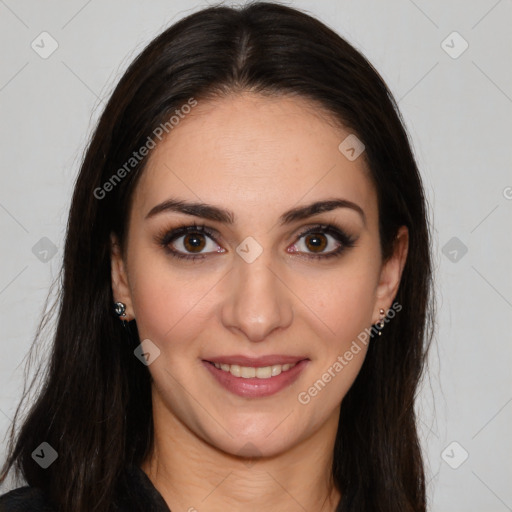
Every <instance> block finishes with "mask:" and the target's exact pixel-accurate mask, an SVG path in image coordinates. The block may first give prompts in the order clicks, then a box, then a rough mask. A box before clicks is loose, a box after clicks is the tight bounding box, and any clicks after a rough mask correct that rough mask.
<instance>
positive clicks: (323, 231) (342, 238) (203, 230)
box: [155, 223, 357, 261]
mask: <svg viewBox="0 0 512 512" xmlns="http://www.w3.org/2000/svg"><path fill="white" fill-rule="evenodd" d="M193 235H195V236H193ZM182 237H183V238H184V240H185V239H186V238H187V237H189V239H190V238H191V239H193V240H194V239H195V240H196V241H197V240H201V239H204V238H209V239H211V240H213V242H215V243H216V244H217V245H219V246H220V244H219V242H218V238H220V236H219V233H218V231H217V230H216V229H213V228H210V227H208V226H206V225H205V224H187V223H183V224H181V225H178V226H176V227H174V228H171V229H169V228H165V229H163V230H161V231H159V232H158V233H157V234H156V235H155V242H156V243H157V244H158V245H159V246H161V247H162V248H163V249H164V250H165V251H166V253H167V254H168V255H170V256H172V257H175V258H178V259H181V260H189V261H195V260H203V259H205V258H208V257H211V255H213V254H214V253H216V254H218V253H224V252H226V250H225V249H222V248H221V249H219V250H216V251H215V250H214V251H208V252H201V253H200V252H198V253H192V252H183V251H181V250H178V249H176V248H175V247H173V244H175V243H176V241H177V240H179V239H180V238H182ZM327 237H331V238H332V239H334V240H335V242H336V243H337V247H336V248H334V249H333V250H330V251H328V252H319V253H314V252H303V251H299V250H296V249H295V250H293V251H288V253H289V254H294V255H297V256H298V257H300V258H306V259H317V260H325V259H327V258H333V257H337V256H338V257H339V256H341V255H342V254H343V253H344V252H345V251H346V250H347V249H349V248H351V247H354V245H355V242H356V240H357V238H356V237H354V236H351V235H349V234H348V233H346V231H345V230H343V229H341V228H340V227H338V226H336V225H334V224H315V225H313V226H310V227H307V228H305V229H304V230H302V231H300V232H299V234H298V235H297V238H296V242H294V244H293V245H294V246H295V245H296V244H297V243H298V242H299V241H300V240H301V239H303V238H306V239H307V240H309V241H311V240H313V241H315V240H316V241H317V242H318V241H320V243H322V239H324V238H325V239H327ZM181 243H182V244H183V242H181ZM328 244H329V240H328V239H327V245H328ZM203 248H204V247H203ZM203 248H202V249H203Z"/></svg>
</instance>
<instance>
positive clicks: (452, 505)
mask: <svg viewBox="0 0 512 512" xmlns="http://www.w3.org/2000/svg"><path fill="white" fill-rule="evenodd" d="M227 4H229V2H227ZM206 5H208V4H207V3H206V2H202V3H197V2H192V1H188V2H187V1H183V0H181V1H170V0H167V1H163V0H159V1H151V2H150V1H137V2H135V1H126V0H124V1H121V0H108V1H101V2H100V1H99V0H89V1H88V2H87V1H83V0H80V1H75V0H73V1H66V2H64V1H63V0H62V1H45V2H37V1H35V0H31V1H23V0H22V1H15V0H0V48H1V54H2V66H1V69H0V108H1V119H2V123H1V137H0V144H1V150H2V159H1V171H0V177H1V187H0V240H1V257H2V264H1V266H0V308H1V309H0V315H1V317H0V318H1V327H2V349H3V350H2V352H3V354H2V357H1V358H0V436H2V437H3V435H4V433H5V432H6V431H7V428H8V427H9V425H10V419H11V418H12V416H13V414H14V410H15V407H16V405H17V401H18V399H19V397H20V395H21V392H22V386H23V363H24V358H25V356H26V354H27V351H28V349H29V346H30V344H31V340H32V337H33V335H34V332H35V329H36V327H37V323H38V321H39V318H40V313H41V310H42V307H43V303H44V300H45V298H46V295H47V291H48V288H49V285H50V283H51V282H52V280H53V279H54V278H55V277H56V275H57V272H58V270H59V265H60V263H61V257H62V247H63V236H64V232H65V225H66V218H67V209H68V206H69V200H70V194H71V191H72V186H73V181H74V178H75V176H76V173H77V169H78V165H79V162H80V158H81V156H82V151H83V150H84V148H85V145H86V142H87V138H88V136H89V134H90V131H91V129H92V127H93V125H94V123H95V121H96V119H97V118H98V114H99V112H100V111H101V108H102V105H103V102H104V99H105V98H106V97H107V96H108V94H109V93H110V92H111V91H112V88H113V86H114V85H115V83H116V81H117V80H118V79H119V78H120V75H121V73H122V72H123V71H124V70H125V69H126V67H127V65H128V64H129V62H130V61H131V59H132V58H133V57H134V56H135V55H136V54H137V53H138V52H139V51H140V50H141V49H142V48H143V47H144V46H145V44H146V43H147V42H149V41H150V40H151V39H152V38H153V37H154V36H156V35H157V34H158V33H159V32H160V31H162V30H163V29H164V28H166V27H167V26H168V25H169V24H171V23H173V22H174V21H176V20H177V19H179V18H181V17H182V16H184V15H186V14H188V13H190V12H193V11H195V10H197V9H198V8H200V7H204V6H206ZM290 5H292V6H296V7H299V8H304V9H307V10H309V11H310V12H311V13H312V14H314V15H315V16H317V17H318V18H319V19H320V20H322V21H324V22H325V23H327V24H328V25H330V26H331V27H333V28H334V29H335V30H336V31H338V32H339V33H340V34H341V35H342V36H344V37H346V38H347V39H348V41H349V42H351V43H352V44H354V45H355V46H356V47H357V48H358V49H360V50H362V51H363V53H364V54H365V55H366V56H367V57H368V58H369V59H370V60H371V61H372V63H373V64H374V65H375V67H376V68H377V69H378V70H379V71H380V73H381V74H382V76H383V77H384V79H385V80H386V81H387V83H388V85H389V86H390V88H391V90H392V91H393V93H394V94H395V96H396V98H397V99H398V100H399V105H400V108H401V111H402V113H403V115H404V118H405V121H406V124H407V127H408V129H409V131H410V133H411V137H412V141H413V145H414V149H415V153H416V155H417V159H418V162H419V164H420V168H421V172H422V175H423V177H424V180H425V186H426V190H427V194H428V198H429V202H430V204H431V207H432V213H433V222H434V226H435V230H434V247H433V251H434V259H435V267H436V295H437V300H438V305H439V314H438V327H437V331H436V345H435V346H434V350H433V351H432V353H431V365H430V366H431V370H430V379H429V380H427V381H426V382H425V384H424V386H423V388H422V391H421V395H420V397H421V400H420V401H419V402H418V413H419V415H420V419H421V429H422V432H421V435H422V443H423V446H424V449H425V454H426V456H427V459H428V480H429V485H428V489H429V497H430V500H431V510H434V511H439V512H457V511H464V512H482V511H486V512H502V511H506V510H512V487H511V486H510V482H511V481H512V468H511V463H510V454H511V453H512V438H511V436H510V433H509V434H507V432H509V431H510V424H511V419H512V386H511V383H510V370H509V369H510V366H511V363H512V344H511V336H510V334H509V333H510V329H511V325H512V272H511V267H510V256H507V254H508V255H510V253H511V249H512V237H511V236H510V235H511V218H512V215H511V213H512V172H511V170H510V169H511V160H512V158H511V150H510V147H511V142H510V141H511V140H512V125H511V123H510V113H511V111H512V72H511V68H510V65H509V64H507V62H509V61H510V53H511V52H510V50H511V47H512V32H511V30H510V22H511V20H512V2H511V1H510V0H499V1H496V0H479V1H474V2H467V1H466V2H464V1H455V0H451V1H448V2H442V1H440V0H436V1H430V2H427V1H426V0H414V1H412V0H393V1H390V2H378V1H377V0H373V1H372V0H364V1H358V2H355V1H336V2H335V1H332V2H331V1H318V2H313V1H312V0H309V1H294V2H290ZM43 31H46V32H48V33H49V34H50V35H51V38H53V39H54V40H55V41H56V43H57V44H58V48H57V49H56V51H55V52H54V53H52V54H51V55H50V56H47V58H42V57H41V54H44V52H48V51H49V50H50V49H51V45H52V44H55V43H52V40H51V39H50V38H49V36H40V34H41V33H42V32H43ZM454 31H456V32H458V33H459V34H460V36H461V37H459V36H458V35H452V33H453V32H454ZM41 39H43V41H41ZM33 41H34V43H33V44H34V47H35V49H33V48H32V47H31V44H32V42H33ZM443 41H445V42H444V43H443ZM465 41H466V42H467V44H468V45H469V46H468V48H467V49H466V50H465V51H464V52H463V53H461V52H462V50H463V49H464V48H465V45H466V43H465ZM36 49H37V52H36ZM38 52H39V53H38ZM450 54H451V55H450ZM459 54H460V55H459ZM507 54H508V55H509V57H508V58H507V57H506V56H507ZM454 57H456V58H454ZM44 237H46V239H44V240H43V241H41V239H43V238H44ZM52 249H53V250H54V251H55V254H53V252H52ZM466 250H467V252H465V251H466ZM84 329H87V326H86V325H84ZM40 352H41V355H42V357H44V356H45V354H46V353H47V346H44V345H43V346H42V348H41V351H40ZM507 425H509V427H508V428H507ZM453 443H455V444H453ZM1 446H2V451H1V452H0V455H1V454H3V447H4V442H3V441H2V445H1ZM466 452H467V454H468V458H467V459H466V460H464V457H465V456H466ZM6 487H8V486H4V488H3V489H1V490H2V491H5V490H7V489H6Z"/></svg>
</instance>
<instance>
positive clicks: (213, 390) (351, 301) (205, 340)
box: [112, 92, 408, 512]
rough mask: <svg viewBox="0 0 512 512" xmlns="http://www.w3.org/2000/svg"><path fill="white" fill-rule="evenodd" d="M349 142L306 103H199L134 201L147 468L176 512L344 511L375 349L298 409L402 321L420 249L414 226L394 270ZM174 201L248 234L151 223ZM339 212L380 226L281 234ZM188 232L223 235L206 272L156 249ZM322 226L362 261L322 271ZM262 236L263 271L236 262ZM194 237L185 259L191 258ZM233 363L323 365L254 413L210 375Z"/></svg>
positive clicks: (399, 242) (123, 287)
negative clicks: (151, 432) (204, 206)
mask: <svg viewBox="0 0 512 512" xmlns="http://www.w3.org/2000/svg"><path fill="white" fill-rule="evenodd" d="M350 133H351V132H350V131H348V130H345V129H342V128H341V127H338V126H336V125H335V124H334V123H333V122H331V121H330V120H329V117H328V116H327V114H325V113H324V112H322V111H321V109H319V108H315V107H314V106H313V105H312V104H311V103H308V102H307V101H306V100H304V99H301V98H297V97H294V98H290V97H273V98H269V97H263V96H259V95H256V94H254V93H248V92H246V93H240V94H237V95H231V96H228V97H224V98H222V99H216V100H210V101H208V102H200V103H199V104H198V106H196V107H195V108H194V109H193V110H192V112H191V113H190V114H188V115H187V116H186V118H185V119H183V120H182V121H180V123H179V124H178V125H177V126H176V127H175V128H174V129H173V130H172V132H170V134H169V136H168V137H167V138H166V139H164V140H163V141H162V142H161V143H159V144H158V145H157V147H156V148H155V149H154V150H152V153H151V155H150V158H149V161H148V165H147V168H146V169H145V171H144V174H143V175H142V177H141V180H140V181H139V183H138V184H137V187H136V190H135V192H134V198H133V203H132V207H131V212H130V218H129V224H128V234H127V240H126V247H125V252H124V254H123V253H122V251H121V250H120V247H119V244H118V241H117V239H116V237H115V236H112V286H113V292H114V297H115V300H117V301H122V302H124V303H125V304H126V308H127V309H126V313H127V316H126V319H127V320H131V319H133V318H136V320H137V326H138V329H139V334H140V338H141V340H143V339H150V340H151V341H152V342H153V343H154V344H155V345H156V346H157V347H158V348H159V350H160V355H159V357H157V358H156V359H155V360H154V362H152V363H151V364H150V365H149V366H148V368H149V371H150V372H151V375H152V378H153V388H152V396H153V410H154V413H153V414H154V425H155V443H154V450H153V453H152V454H151V456H150V457H149V458H148V459H147V460H146V461H145V462H144V464H143V465H142V469H143V470H144V471H145V472H146V473H147V475H148V476H149V478H150V479H151V481H152V482H153V484H154V485H155V487H156V488H157V489H158V490H159V491H160V493H161V494H162V496H163V497H164V499H165V500H166V502H167V503H168V505H169V507H170V508H171V509H172V510H173V512H174V511H190V512H192V511H193V510H197V511H199V512H203V511H209V512H220V511H222V512H226V511H237V512H238V511H240V510H246V511H255V512H256V511H261V510H280V511H285V512H286V511H290V512H292V511H296V510H299V509H300V510H308V511H313V510H315V511H319V510H320V508H319V505H320V504H322V507H321V511H322V512H325V511H334V510H335V509H336V506H337V504H338V502H339V499H340V493H339V491H338V490H337V489H336V487H335V486H334V485H333V483H332V480H331V476H330V474H331V466H332V453H333V448H334V441H335V436H336V430H337V426H338V417H339V412H340V405H341V400H342V399H343V397H344V396H345V394H346V393H347V391H348V390H349V388H350V386H351V385H352V383H353V381H354V379H355V378H356V376H357V374H358V372H359V370H360V368H361V365H362V363H363V361H364V357H365V354H366V350H367V347H366V346H365V345H364V344H360V345H361V348H362V350H361V351H360V352H359V353H358V354H357V355H355V356H354V358H353V359H352V360H351V361H350V362H349V363H348V364H347V365H346V366H345V367H344V368H343V370H342V371H341V372H339V373H338V374H337V375H336V377H335V378H333V379H332V380H331V381H330V382H329V383H328V384H327V385H326V386H325V388H324V389H322V391H321V392H320V393H319V394H318V396H316V397H314V398H311V401H310V402H309V403H308V404H307V405H303V404H301V403H299V401H298V399H297V397H298V394H299V393H300V392H302V391H306V390H307V389H308V388H310V387H311V386H312V385H313V384H314V383H315V382H316V381H317V380H318V379H319V378H321V376H322V374H323V373H325V371H326V370H327V368H329V367H331V366H332V365H333V363H334V362H335V361H336V360H337V357H338V356H340V355H343V354H344V353H345V352H346V351H347V350H348V349H349V347H350V346H351V343H352V342H353V340H355V339H357V335H358V334H359V333H361V332H362V331H364V329H365V328H369V327H370V326H371V325H372V324H374V323H376V322H378V320H379V318H380V315H379V309H380V308H383V309H384V310H387V309H388V308H390V307H391V304H392V302H393V299H394V297H395V295H396V292H397V290H398V285H399V282H400V278H401V274H402V269H403V266H404V263H405V259H406V256H407V245H408V234H407V230H406V228H405V227H402V228H401V229H400V230H399V232H398V236H397V239H396V242H395V251H394V254H393V256H392V257H391V258H390V259H389V260H388V261H386V262H383V261H382V258H381V253H380V240H379V232H378V210H377V198H376V192H375V189H374V186H373V184H372V182H371V181H370V179H369V174H368V169H367V168H366V164H365V161H364V157H363V156H361V157H359V158H357V159H356V160H355V161H349V160H348V159H347V158H346V157H345V156H344V155H343V154H342V153H341V152H340V151H339V150H338V145H339V144H340V142H341V141H342V140H343V139H345V137H346V136H347V135H349V134H350ZM170 197H173V198H180V199H183V200H189V201H198V202H205V203H208V204H213V205H215V206H219V207H222V208H226V209H229V210H231V211H232V212H233V213H234V215H235V222H234V224H233V225H227V224H222V223H220V222H218V221H210V220H204V219H201V218H197V217H192V216H190V215H185V214H183V213H178V212H172V211H167V212H162V213H160V214H158V215H155V216H153V217H150V218H148V219H146V218H145V217H146V215H147V214H148V212H149V211H150V210H151V209H152V208H153V207H154V206H155V205H157V204H159V203H161V202H163V201H165V200H167V199H168V198H170ZM333 198H343V199H346V200H349V201H352V202H353V203H356V204H357V205H359V206H360V207H361V209H362V210H363V212H364V216H365V218H364V219H363V217H362V216H361V215H360V214H359V213H358V212H357V211H355V210H354V209H351V208H337V209H335V210H332V211H328V212H323V213H320V214H317V215H315V216H314V217H310V218H308V219H303V220H299V221H297V222H295V223H293V224H291V225H286V226H280V225H279V224H278V219H279V217H280V215H281V214H282V213H283V212H285V211H287V210H289V209H291V208H294V207H297V206H301V205H305V204H309V203H311V202H314V201H319V200H326V199H333ZM181 222H185V223H187V225H194V224H195V223H199V224H202V223H204V224H206V226H209V227H211V228H214V229H216V230H218V234H217V237H218V238H217V242H218V243H217V242H216V241H214V240H212V239H210V238H209V237H208V236H207V235H204V237H203V238H202V240H203V241H204V243H205V245H204V246H203V247H202V248H200V249H198V250H199V251H202V252H203V254H205V253H207V256H206V257H205V258H204V259H200V260H197V261H191V262H189V261H187V260H180V259H177V258H173V257H172V256H170V255H169V254H168V252H166V251H165V249H164V248H163V247H162V246H161V245H159V244H158V242H157V241H155V238H156V236H157V234H158V233H159V232H161V231H165V230H170V229H172V228H175V227H177V226H178V224H179V223H181ZM316 223H334V224H335V225H337V226H339V227H340V228H342V229H343V230H344V231H345V232H346V233H347V234H349V235H350V236H352V237H354V238H355V239H356V241H355V244H354V247H348V248H346V249H345V251H344V252H343V253H342V254H341V256H339V257H332V258H329V259H325V260H321V259H307V256H308V255H311V254H315V246H314V245H312V244H311V243H309V244H306V238H307V237H302V238H300V239H299V238H298V235H299V234H300V232H301V230H304V229H305V228H307V227H309V226H313V225H315V224H316ZM324 233H325V232H324ZM248 236H251V237H253V238H254V239H255V240H256V241H257V242H258V243H259V244H260V246H261V247H262V249H263V252H262V253H261V255H260V256H259V257H258V258H257V259H256V260H255V261H253V262H252V263H247V262H246V261H245V260H244V259H243V258H241V257H240V256H239V255H238V254H237V252H236V248H237V246H239V245H240V244H241V242H242V241H243V240H244V239H245V238H246V237H248ZM320 236H322V235H320ZM184 238H185V237H183V236H182V237H181V238H179V239H177V240H175V241H174V242H173V243H172V247H173V248H174V249H175V250H178V251H181V252H184V253H185V254H187V249H186V247H185V246H184V245H183V241H184ZM322 240H323V241H325V243H327V244H328V245H327V246H325V248H323V249H320V250H319V252H320V253H322V251H323V252H324V253H328V252H330V251H332V250H334V249H335V248H336V247H337V246H338V242H337V240H336V239H335V238H334V237H332V236H331V235H330V234H324V235H323V238H322ZM216 249H221V250H222V249H224V252H220V253H217V252H214V251H215V250H216ZM293 249H296V250H298V251H299V252H295V253H294V252H290V250H293ZM188 250H189V252H188V254H191V253H190V251H191V250H193V249H191V248H190V245H188ZM317 251H318V249H317ZM378 342H379V341H378V339H375V341H373V340H372V341H370V343H378ZM226 354H244V355H249V356H260V355H266V354H287V355H296V356H301V355H303V356H305V357H308V358H309V359H310V361H309V363H308V366H307V367H306V368H305V369H304V370H303V372H302V373H301V374H300V376H299V378H298V379H297V380H296V381H295V382H294V383H293V384H292V385H290V386H288V387H287V388H285V389H283V390H281V391H279V392H278V393H277V394H275V395H272V396H270V397H265V398H244V397H239V396H237V395H234V394H232V393H230V392H229V391H227V390H225V389H224V388H223V387H222V386H220V385H219V384H218V383H217V381H216V380H215V379H214V378H213V377H212V376H211V375H210V372H209V371H207V370H206V369H205V368H204V367H203V363H202V362H201V361H202V360H203V359H208V357H213V356H218V355H226ZM248 443H250V444H248Z"/></svg>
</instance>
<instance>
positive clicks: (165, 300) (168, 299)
mask: <svg viewBox="0 0 512 512" xmlns="http://www.w3.org/2000/svg"><path fill="white" fill-rule="evenodd" d="M169 258H170V256H169ZM150 261H151V263H150V264H149V262H150ZM132 275H133V276H134V279H133V281H134V284H133V285H132V287H131V292H132V302H133V308H134V313H135V317H136V320H137V327H138V330H139V335H140V338H141V340H142V339H146V338H149V339H151V340H152V341H153V342H155V343H156V344H157V345H158V346H159V347H160V348H161V349H163V348H164V347H165V346H166V344H168V343H169V342H171V341H172V343H173V347H179V345H180V344H187V342H188V341H189V340H190V339H193V338H194V337H196V336H197V334H198V333H200V332H201V330H202V328H203V327H202V324H203V320H206V319H207V318H208V316H209V314H208V313H209V308H210V307H211V297H209V293H208V292H209V290H210V289H211V288H212V286H213V285H214V284H215V282H216V280H215V279H214V277H213V276H212V275H211V274H210V276H209V277H208V276H206V275H202V276H201V278H199V277H197V276H195V275H194V271H193V270H190V271H186V270H185V271H181V272H179V271H177V270H176V269H173V267H172V266H171V264H170V263H169V262H167V261H165V258H161V257H159V258H155V257H153V258H150V257H149V256H148V257H147V258H145V257H144V256H142V257H141V258H139V259H136V260H135V261H134V262H133V267H132Z"/></svg>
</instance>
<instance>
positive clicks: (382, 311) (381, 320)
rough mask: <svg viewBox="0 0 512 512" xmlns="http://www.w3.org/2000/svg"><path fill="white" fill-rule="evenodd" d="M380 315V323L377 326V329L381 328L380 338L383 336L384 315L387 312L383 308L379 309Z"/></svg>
mask: <svg viewBox="0 0 512 512" xmlns="http://www.w3.org/2000/svg"><path fill="white" fill-rule="evenodd" d="M379 313H380V321H379V323H378V324H377V327H378V328H379V336H382V329H383V328H384V313H385V311H384V310H383V309H382V308H381V309H379Z"/></svg>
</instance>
